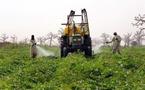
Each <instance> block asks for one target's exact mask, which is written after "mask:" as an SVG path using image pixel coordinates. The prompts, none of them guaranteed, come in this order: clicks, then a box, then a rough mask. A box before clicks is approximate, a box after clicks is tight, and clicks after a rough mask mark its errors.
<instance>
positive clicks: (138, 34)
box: [133, 29, 145, 45]
mask: <svg viewBox="0 0 145 90" xmlns="http://www.w3.org/2000/svg"><path fill="white" fill-rule="evenodd" d="M133 39H134V40H135V41H136V42H137V44H138V45H142V41H143V40H144V39H145V33H144V31H143V29H140V30H139V31H136V32H135V34H134V36H133Z"/></svg>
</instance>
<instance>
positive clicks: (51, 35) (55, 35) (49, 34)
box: [47, 32, 58, 46]
mask: <svg viewBox="0 0 145 90" xmlns="http://www.w3.org/2000/svg"><path fill="white" fill-rule="evenodd" d="M56 38H58V35H57V34H53V33H52V32H50V33H48V34H47V39H48V40H49V46H52V42H53V40H54V39H56Z"/></svg>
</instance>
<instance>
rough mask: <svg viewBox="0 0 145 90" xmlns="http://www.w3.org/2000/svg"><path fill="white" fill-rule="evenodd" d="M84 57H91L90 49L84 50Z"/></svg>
mask: <svg viewBox="0 0 145 90" xmlns="http://www.w3.org/2000/svg"><path fill="white" fill-rule="evenodd" d="M85 56H86V57H92V48H91V46H89V47H88V48H86V49H85Z"/></svg>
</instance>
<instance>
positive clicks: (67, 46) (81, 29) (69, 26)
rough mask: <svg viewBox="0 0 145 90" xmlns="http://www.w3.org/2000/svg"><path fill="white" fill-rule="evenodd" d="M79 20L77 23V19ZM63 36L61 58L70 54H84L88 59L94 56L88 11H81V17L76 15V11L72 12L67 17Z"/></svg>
mask: <svg viewBox="0 0 145 90" xmlns="http://www.w3.org/2000/svg"><path fill="white" fill-rule="evenodd" d="M76 17H77V18H79V19H80V20H79V22H78V23H76V21H75V20H76V19H75V18H76ZM62 25H65V28H64V31H63V35H62V36H61V38H60V40H61V43H60V44H61V45H60V48H61V52H60V53H61V57H66V56H67V54H68V53H70V52H71V53H73V52H77V51H80V52H84V54H85V56H86V57H91V56H92V45H91V37H90V31H89V23H88V17H87V11H86V9H82V10H81V15H75V11H73V10H71V11H70V14H69V15H68V16H67V23H63V24H62Z"/></svg>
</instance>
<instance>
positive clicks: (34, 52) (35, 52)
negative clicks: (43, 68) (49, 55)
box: [30, 35, 37, 58]
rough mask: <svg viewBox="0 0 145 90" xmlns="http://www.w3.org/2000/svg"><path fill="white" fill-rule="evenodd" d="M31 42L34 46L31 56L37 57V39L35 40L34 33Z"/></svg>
mask: <svg viewBox="0 0 145 90" xmlns="http://www.w3.org/2000/svg"><path fill="white" fill-rule="evenodd" d="M30 42H31V43H32V46H31V57H32V58H35V57H36V56H37V48H36V41H35V38H34V35H32V36H31V40H30Z"/></svg>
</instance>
